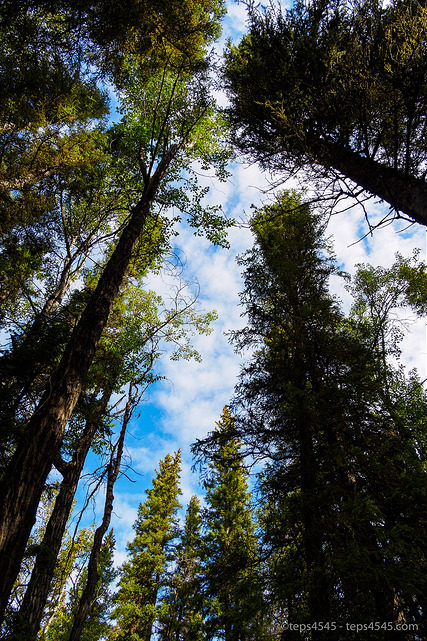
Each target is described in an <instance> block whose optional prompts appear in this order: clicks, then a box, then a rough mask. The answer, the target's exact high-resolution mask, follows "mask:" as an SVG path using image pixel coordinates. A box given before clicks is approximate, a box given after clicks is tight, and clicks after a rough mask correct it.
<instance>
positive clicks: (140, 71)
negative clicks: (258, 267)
mask: <svg viewBox="0 0 427 641" xmlns="http://www.w3.org/2000/svg"><path fill="white" fill-rule="evenodd" d="M191 6H192V7H193V5H191ZM215 6H217V5H215ZM193 10H194V13H193V14H192V15H193V20H194V23H195V24H194V28H195V31H194V32H195V33H196V32H197V33H199V34H203V33H204V32H203V29H201V30H200V28H199V27H200V25H201V24H203V25H206V15H207V13H208V14H209V15H212V12H213V8H212V6H211V5H209V7H205V6H204V5H203V4H202V5H197V6H195V7H193ZM210 37H211V32H210V31H209V32H208V31H207V32H206V33H205V37H204V38H203V37H200V39H199V40H198V48H197V47H196V51H199V52H200V55H199V57H198V62H197V69H196V71H194V65H193V64H192V62H193V60H192V59H191V58H190V59H189V58H188V57H187V55H186V52H180V51H179V49H178V50H177V49H176V48H175V49H174V47H173V45H172V47H171V48H169V53H170V55H169V59H168V62H166V63H164V64H162V65H160V66H159V65H158V63H157V61H156V59H155V56H154V55H153V56H151V57H149V60H148V62H149V63H150V64H149V65H148V68H147V65H145V66H144V64H143V63H144V61H142V63H141V58H138V57H137V56H132V55H129V56H128V57H127V58H126V64H125V66H124V68H123V69H124V70H125V71H126V74H125V75H126V84H124V85H123V87H122V96H123V108H124V110H126V112H127V116H126V118H125V121H124V124H123V125H122V126H121V127H120V131H119V134H120V135H119V136H118V138H119V140H118V146H117V150H118V151H117V154H118V162H122V163H123V168H124V171H126V170H127V171H129V167H130V171H133V175H134V176H136V175H139V185H138V189H135V191H134V195H133V198H132V201H131V206H130V212H129V217H128V219H127V221H126V224H125V226H124V228H123V231H122V233H121V235H120V239H119V241H118V243H117V245H116V247H115V249H114V251H113V253H112V254H111V257H110V258H109V260H108V262H107V264H106V266H105V269H104V270H103V272H102V274H101V276H100V278H99V281H98V283H97V286H96V288H95V290H94V292H93V293H92V295H91V297H90V299H89V301H88V303H87V305H86V306H85V308H84V311H83V313H82V315H81V317H80V320H79V322H78V323H77V325H76V327H75V329H74V331H73V334H72V336H71V338H70V340H69V342H68V343H67V346H66V348H65V351H64V354H63V357H62V359H61V361H60V363H59V365H58V367H57V369H56V370H55V372H54V373H53V374H52V376H51V378H50V380H49V386H48V390H46V392H45V394H44V395H43V397H42V398H41V401H40V403H39V406H38V408H37V409H36V411H35V412H34V414H33V416H32V418H31V419H30V421H29V422H28V425H27V429H26V436H25V438H23V439H22V440H21V442H20V444H19V445H18V447H17V449H16V451H15V454H14V456H13V458H12V460H11V462H10V464H9V469H8V472H7V474H6V475H5V477H4V479H3V481H2V485H1V491H0V504H1V506H2V509H1V517H0V549H1V564H0V571H1V574H2V576H3V584H2V588H1V591H0V595H1V598H0V605H1V611H3V609H4V607H5V606H6V603H7V599H8V596H9V593H10V590H11V588H12V585H13V583H14V580H15V577H16V575H17V573H18V571H19V564H20V560H21V558H22V555H23V553H24V549H25V542H26V541H27V539H28V536H29V534H30V531H31V527H32V525H33V523H34V519H35V514H36V509H37V503H38V501H39V497H40V494H41V492H42V489H43V486H44V483H45V480H46V478H47V475H48V473H49V471H50V469H51V466H52V462H53V460H54V458H55V456H56V454H57V453H58V451H59V448H60V444H61V441H62V438H63V434H64V429H65V426H66V424H67V421H68V419H69V417H70V415H71V413H72V411H73V408H74V407H75V405H76V403H77V401H78V398H79V395H80V393H81V389H82V385H83V382H84V380H85V378H86V376H87V373H88V370H89V367H90V364H91V362H92V360H93V358H94V355H95V351H96V347H97V344H98V342H99V339H100V337H101V334H102V331H103V329H104V327H105V325H106V323H107V320H108V316H109V313H110V310H111V306H112V304H113V301H114V300H115V298H116V297H117V295H118V292H119V289H120V286H121V284H122V282H123V278H124V276H125V273H126V270H127V267H128V265H129V263H130V261H131V257H132V254H133V252H134V250H135V247H136V245H137V243H138V239H139V237H140V235H141V233H142V231H143V230H144V228H145V225H146V221H147V218H148V217H149V216H150V215H151V214H152V209H153V203H154V201H155V199H156V198H160V196H163V195H165V202H166V203H167V204H170V205H172V204H178V205H180V204H181V206H183V208H185V210H186V211H189V210H190V218H191V220H190V222H191V224H193V225H194V226H195V227H196V228H197V229H199V228H204V229H205V231H206V233H207V235H208V236H209V237H210V238H211V239H212V240H213V241H214V242H220V241H221V237H222V235H221V228H222V226H223V221H222V220H221V219H220V218H219V217H218V216H217V215H216V213H215V211H209V210H206V209H204V208H203V206H202V204H201V201H200V198H201V196H202V195H203V192H197V190H196V193H195V194H194V198H193V207H191V202H190V203H189V198H187V199H185V198H183V197H182V191H179V190H178V192H177V190H176V189H172V188H171V189H170V190H169V192H166V193H165V194H162V193H161V187H162V186H163V184H164V182H165V179H166V178H169V179H171V180H175V179H176V178H178V175H179V170H180V169H181V170H183V169H184V168H185V169H188V168H189V167H190V164H191V161H192V160H193V159H195V158H196V157H199V158H200V160H201V161H202V162H203V163H206V165H212V164H213V165H214V166H218V167H219V171H220V172H221V171H223V168H224V162H225V161H226V154H225V153H224V149H223V147H222V145H221V141H220V137H221V132H222V130H223V129H222V127H221V123H220V121H219V119H218V117H217V115H216V114H215V108H214V104H213V102H212V100H211V99H210V98H209V95H208V89H207V73H206V66H205V65H202V64H201V60H202V58H203V52H202V50H203V44H204V43H205V42H206V40H209V39H210ZM178 54H179V55H178ZM166 57H167V56H166ZM196 57H197V56H196ZM172 58H173V59H174V63H173V65H172V68H171V66H170V62H171V60H172ZM187 63H188V64H187ZM150 65H151V66H150ZM208 132H209V136H208V135H207V134H208ZM172 168H173V171H172ZM190 188H191V189H193V188H194V183H191V184H190ZM173 195H175V199H174V200H173V199H172V196H173Z"/></svg>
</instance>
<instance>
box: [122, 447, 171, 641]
mask: <svg viewBox="0 0 427 641" xmlns="http://www.w3.org/2000/svg"><path fill="white" fill-rule="evenodd" d="M180 461H181V453H180V451H178V452H176V453H175V454H174V456H171V455H170V454H168V455H167V456H166V457H165V458H164V460H162V461H160V464H159V470H158V471H157V473H156V476H155V478H154V479H153V487H152V488H151V489H149V490H146V493H147V499H146V501H145V502H144V503H141V504H140V506H139V510H138V518H137V520H136V522H135V524H134V529H135V538H134V539H133V541H131V542H130V543H129V544H128V548H127V549H128V552H129V557H130V558H129V561H127V562H126V563H124V565H123V566H122V568H121V570H120V582H119V590H118V593H117V595H116V597H115V600H116V607H115V610H114V613H113V616H114V617H115V618H116V619H117V639H119V640H121V639H123V640H124V639H129V638H132V641H150V639H151V636H152V633H153V626H154V622H155V620H156V619H157V618H158V617H159V616H160V615H161V614H163V612H164V605H163V603H162V602H161V600H160V598H159V597H160V592H161V590H162V589H163V587H164V584H165V576H166V568H167V565H168V563H169V561H170V558H171V543H172V541H173V540H174V539H175V538H176V537H177V535H178V529H177V528H178V524H177V510H178V509H179V508H180V504H179V500H178V496H179V494H180V489H179V485H178V482H179V473H180Z"/></svg>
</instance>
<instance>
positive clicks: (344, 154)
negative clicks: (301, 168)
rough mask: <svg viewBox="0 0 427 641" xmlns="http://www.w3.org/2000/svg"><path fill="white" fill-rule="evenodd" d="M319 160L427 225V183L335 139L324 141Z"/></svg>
mask: <svg viewBox="0 0 427 641" xmlns="http://www.w3.org/2000/svg"><path fill="white" fill-rule="evenodd" d="M319 148H320V149H321V151H320V153H319V154H318V155H319V162H320V163H321V164H322V165H324V166H325V167H328V166H329V167H333V168H334V169H336V170H337V171H339V173H340V174H342V175H343V176H345V177H346V178H349V179H350V180H352V181H353V182H354V183H356V184H357V185H359V186H360V187H362V188H363V189H364V190H366V191H367V192H369V193H370V194H373V195H374V196H378V198H381V200H384V201H386V202H387V203H389V205H390V206H391V207H393V209H395V210H396V211H398V212H401V213H402V214H405V216H408V217H409V218H411V219H412V220H413V221H414V222H417V223H419V224H420V225H424V226H427V183H426V182H425V181H424V180H422V179H421V178H415V177H414V176H410V175H408V174H404V173H402V172H401V171H399V170H397V169H393V168H392V167H388V166H387V165H384V164H382V163H380V162H378V161H376V160H372V159H371V158H366V157H364V156H361V155H360V154H358V153H356V152H354V151H352V150H351V149H350V148H348V147H342V146H341V145H336V144H334V143H328V142H326V141H322V142H321V143H319Z"/></svg>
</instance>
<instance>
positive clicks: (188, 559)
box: [157, 496, 205, 641]
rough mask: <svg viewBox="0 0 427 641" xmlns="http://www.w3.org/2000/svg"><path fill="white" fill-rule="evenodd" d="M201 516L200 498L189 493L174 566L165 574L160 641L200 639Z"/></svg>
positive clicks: (159, 626)
mask: <svg viewBox="0 0 427 641" xmlns="http://www.w3.org/2000/svg"><path fill="white" fill-rule="evenodd" d="M202 522H203V520H202V515H201V512H200V501H199V499H198V498H197V496H192V497H191V499H190V502H189V504H188V508H187V512H186V515H185V523H184V528H183V530H182V532H181V536H180V540H179V542H178V544H177V546H176V548H175V555H174V556H175V559H174V565H173V566H172V568H171V570H170V572H169V575H168V577H167V586H166V593H165V597H164V603H165V604H166V605H167V611H166V612H165V614H164V615H163V616H162V617H161V618H160V620H159V625H158V630H157V632H158V638H159V639H160V640H161V641H203V640H204V638H205V636H204V617H203V592H202V580H203V577H202V531H201V528H202Z"/></svg>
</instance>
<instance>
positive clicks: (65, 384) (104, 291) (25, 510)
mask: <svg viewBox="0 0 427 641" xmlns="http://www.w3.org/2000/svg"><path fill="white" fill-rule="evenodd" d="M178 149H179V147H178V145H174V146H172V147H171V148H170V149H169V151H168V152H167V153H166V154H165V156H164V157H163V158H162V160H161V161H160V163H159V165H158V167H157V169H156V171H155V173H154V175H153V177H152V178H151V179H150V180H149V182H148V184H147V186H146V188H145V191H144V194H143V195H142V197H141V199H140V201H139V202H138V204H137V205H136V206H135V207H134V209H133V212H132V216H131V219H130V221H129V223H128V225H127V226H126V227H125V229H124V231H123V233H122V235H121V237H120V240H119V242H118V244H117V247H116V249H115V251H114V253H113V254H112V256H111V258H110V260H109V261H108V263H107V265H106V267H105V269H104V272H103V274H102V275H101V278H100V280H99V282H98V285H97V287H96V289H95V291H94V292H93V294H92V296H91V297H90V299H89V302H88V304H87V306H86V308H85V310H84V311H83V314H82V316H81V318H80V321H79V323H78V324H77V326H76V328H75V330H74V332H73V334H72V336H71V339H70V341H69V343H68V345H67V347H66V349H65V352H64V355H63V357H62V359H61V362H60V364H59V366H58V368H57V370H56V371H55V372H54V373H53V375H52V378H51V380H50V382H49V384H48V387H47V389H46V391H45V393H44V395H43V396H42V398H41V401H40V404H39V406H38V408H37V410H36V412H35V413H34V415H33V417H32V418H31V420H30V421H29V423H28V428H27V431H26V433H25V435H24V437H23V439H22V441H21V442H20V444H19V445H18V447H17V449H16V452H15V454H14V456H13V457H12V460H11V462H10V464H9V466H8V469H7V470H6V473H5V477H4V479H3V481H2V485H1V488H0V576H1V577H2V583H1V587H0V621H2V620H3V618H4V610H5V608H6V606H7V603H8V599H9V596H10V593H11V591H12V588H13V584H14V582H15V580H16V577H17V576H18V573H19V568H20V564H21V560H22V557H23V555H24V552H25V546H26V543H27V541H28V538H29V536H30V533H31V529H32V527H33V525H34V523H35V520H36V514H37V506H38V503H39V500H40V497H41V495H42V492H43V488H44V485H45V482H46V479H47V477H48V475H49V472H50V470H51V468H52V464H53V460H54V458H55V456H56V455H57V453H58V452H59V449H60V447H61V442H62V438H63V435H64V431H65V427H66V424H67V422H68V419H69V418H70V416H71V413H72V411H73V409H74V407H75V405H76V403H77V401H78V398H79V396H80V392H81V389H82V385H83V382H84V380H85V378H86V375H87V373H88V370H89V367H90V365H91V363H92V360H93V358H94V355H95V350H96V347H97V345H98V341H99V339H100V337H101V334H102V331H103V329H104V327H105V325H106V323H107V320H108V316H109V313H110V309H111V306H112V304H113V302H114V300H115V298H116V296H117V295H118V292H119V288H120V285H121V284H122V281H123V278H124V275H125V273H126V269H127V267H128V265H129V262H130V260H131V258H132V252H133V250H134V247H135V245H136V243H137V241H138V238H139V236H140V235H141V233H142V231H143V229H144V224H145V221H146V218H147V216H148V214H149V211H150V208H151V204H152V201H153V199H154V197H155V195H156V193H157V191H158V188H159V186H160V182H161V180H162V178H163V176H164V174H165V173H166V170H167V169H168V167H169V165H170V164H171V162H172V161H173V159H174V157H175V155H176V153H177V151H178Z"/></svg>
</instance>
